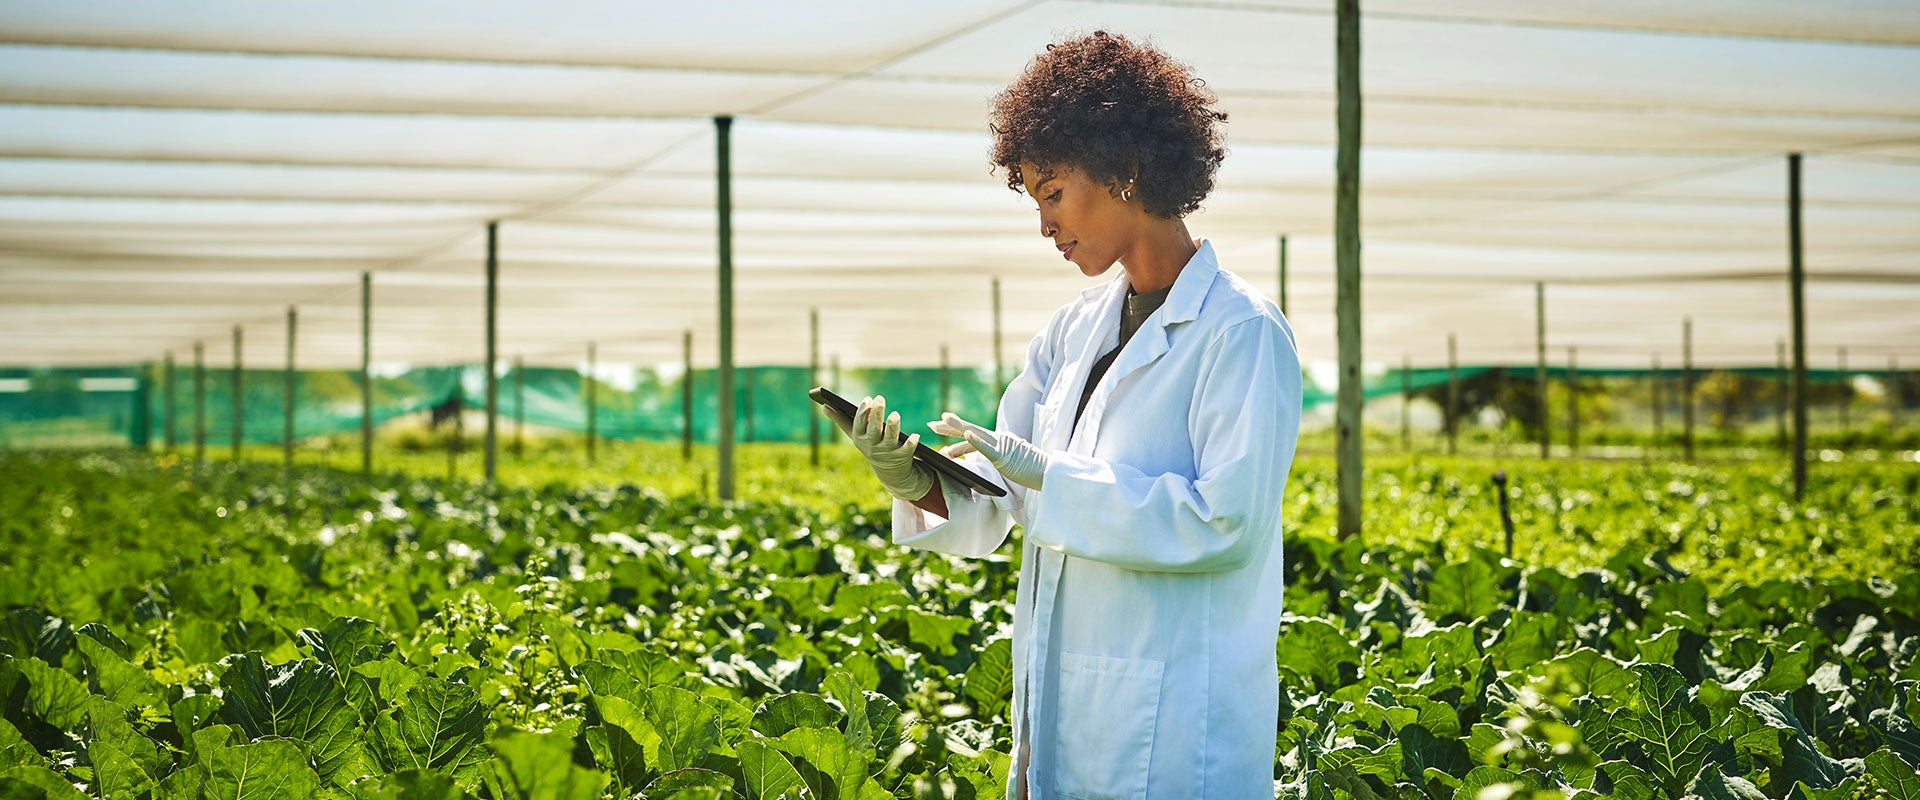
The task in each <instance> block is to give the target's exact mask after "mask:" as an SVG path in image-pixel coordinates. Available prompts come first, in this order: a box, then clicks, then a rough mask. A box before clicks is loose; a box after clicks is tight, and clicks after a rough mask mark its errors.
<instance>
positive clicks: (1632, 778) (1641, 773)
mask: <svg viewBox="0 0 1920 800" xmlns="http://www.w3.org/2000/svg"><path fill="white" fill-rule="evenodd" d="M1597 771H1598V772H1599V773H1601V774H1603V775H1605V776H1606V779H1607V785H1608V786H1609V789H1608V791H1607V792H1606V795H1607V796H1609V797H1614V798H1618V799H1619V800H1652V798H1654V797H1656V796H1658V795H1659V793H1660V789H1659V787H1656V786H1654V783H1653V778H1652V777H1651V776H1649V775H1647V773H1646V771H1645V770H1642V769H1640V768H1639V767H1636V766H1634V765H1632V764H1628V763H1626V762H1624V761H1608V762H1606V763H1604V764H1601V765H1600V766H1599V768H1598V770H1597Z"/></svg>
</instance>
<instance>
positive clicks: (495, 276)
mask: <svg viewBox="0 0 1920 800" xmlns="http://www.w3.org/2000/svg"><path fill="white" fill-rule="evenodd" d="M499 363H500V223H499V222H497V221H493V222H488V223H487V359H486V363H485V364H484V365H483V367H484V368H485V371H486V374H487V483H488V484H489V485H491V484H492V483H493V481H494V478H495V477H496V475H497V473H498V468H499V467H498V465H499V460H500V458H499V455H500V453H499V428H500V371H499V370H498V369H497V368H496V366H497V365H498V364H499Z"/></svg>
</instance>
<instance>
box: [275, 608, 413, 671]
mask: <svg viewBox="0 0 1920 800" xmlns="http://www.w3.org/2000/svg"><path fill="white" fill-rule="evenodd" d="M295 638H296V639H298V640H299V642H300V643H301V644H302V645H305V646H306V647H307V649H308V650H309V651H311V652H312V654H313V658H314V660H315V661H318V662H320V663H322V664H325V665H327V666H329V667H332V668H333V671H334V674H335V675H339V676H345V675H350V674H352V673H353V670H354V667H358V666H360V665H361V664H365V663H367V662H369V661H373V660H375V659H379V658H385V657H386V655H387V654H388V653H391V652H393V640H392V639H389V638H387V636H386V634H383V633H381V632H380V626H378V625H375V624H373V622H372V621H370V620H364V619H361V618H359V617H335V618H334V619H333V621H332V622H329V623H327V626H326V627H325V628H320V629H315V628H303V629H301V631H300V632H299V633H298V634H296V636H295Z"/></svg>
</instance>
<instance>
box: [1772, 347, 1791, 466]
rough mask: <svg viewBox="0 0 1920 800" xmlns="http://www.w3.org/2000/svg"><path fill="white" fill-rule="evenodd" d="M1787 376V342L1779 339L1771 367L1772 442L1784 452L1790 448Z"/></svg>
mask: <svg viewBox="0 0 1920 800" xmlns="http://www.w3.org/2000/svg"><path fill="white" fill-rule="evenodd" d="M1787 375H1788V370H1787V340H1785V339H1781V340H1779V341H1778V342H1776V343H1775V346H1774V367H1773V376H1774V384H1775V390H1774V394H1775V395H1776V396H1775V398H1774V401H1775V402H1774V413H1773V421H1774V428H1775V430H1774V441H1775V443H1777V444H1778V445H1779V446H1780V449H1781V450H1785V449H1787V448H1788V447H1789V446H1790V445H1789V441H1788V437H1787V415H1788V413H1789V412H1788V411H1787V397H1788V396H1789V395H1790V394H1791V392H1790V391H1789V389H1788V383H1787Z"/></svg>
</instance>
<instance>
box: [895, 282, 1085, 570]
mask: <svg viewBox="0 0 1920 800" xmlns="http://www.w3.org/2000/svg"><path fill="white" fill-rule="evenodd" d="M1067 311H1068V309H1066V308H1062V309H1061V310H1060V311H1058V312H1056V313H1055V314H1054V317H1053V320H1052V321H1051V322H1049V323H1048V324H1047V327H1046V328H1043V329H1042V330H1041V331H1040V333H1038V334H1036V335H1035V336H1034V337H1033V341H1032V342H1030V343H1029V344H1028V345H1027V359H1026V365H1025V367H1024V368H1022V369H1021V370H1020V374H1019V375H1017V376H1015V377H1014V379H1013V383H1011V384H1009V385H1008V386H1007V391H1006V392H1005V393H1003V394H1002V395H1001V397H1000V410H999V415H998V416H997V417H996V419H997V420H998V424H997V427H998V428H999V429H1000V430H1003V431H1011V432H1013V433H1015V434H1018V435H1019V436H1020V437H1021V438H1024V439H1031V438H1033V409H1034V406H1035V405H1037V404H1038V403H1039V402H1040V397H1041V395H1042V394H1043V393H1044V392H1045V391H1046V387H1047V385H1048V382H1049V381H1051V380H1052V379H1053V371H1054V368H1055V366H1056V365H1057V358H1056V354H1057V353H1059V352H1060V342H1059V340H1060V337H1061V336H1062V335H1064V334H1063V330H1062V329H1063V328H1064V325H1065V321H1066V318H1067ZM959 461H960V465H961V466H963V467H966V468H967V469H969V470H972V471H973V472H974V474H977V475H979V476H980V477H982V478H985V479H986V480H987V481H988V482H990V483H993V484H995V485H998V486H999V487H1001V488H1003V489H1006V490H1008V491H1007V494H1006V496H1004V497H992V496H989V495H984V494H979V493H977V492H974V491H973V490H971V489H968V488H967V487H965V486H956V485H953V484H952V483H950V482H949V481H947V480H946V479H945V478H941V479H939V481H940V494H941V496H942V497H943V498H945V499H946V501H947V513H949V514H951V515H952V516H950V517H949V518H948V519H946V520H944V521H942V520H941V519H940V517H938V516H936V515H934V514H931V513H928V512H926V511H922V510H921V509H920V507H919V506H916V505H914V504H912V503H910V502H907V501H905V500H900V499H898V498H896V499H894V501H893V542H894V544H899V545H905V546H907V547H913V548H917V549H921V550H932V551H935V552H940V553H949V554H952V555H957V556H962V557H965V558H980V557H982V556H985V555H987V554H989V553H992V552H993V551H995V550H997V549H999V548H1000V545H1001V544H1002V543H1004V542H1006V540H1007V534H1008V533H1009V532H1011V531H1012V530H1013V524H1014V523H1015V522H1023V521H1025V520H1024V518H1023V514H1024V506H1025V502H1026V500H1027V498H1028V496H1029V495H1028V491H1027V489H1026V487H1024V486H1020V485H1018V484H1014V483H1012V482H1010V481H1008V480H1007V479H1006V478H1005V477H1002V476H1001V475H1000V471H999V470H996V469H994V468H993V465H992V464H990V463H988V462H987V459H986V457H985V456H982V455H980V454H979V453H969V454H967V455H966V456H965V457H963V458H961V459H959Z"/></svg>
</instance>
